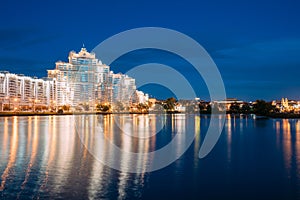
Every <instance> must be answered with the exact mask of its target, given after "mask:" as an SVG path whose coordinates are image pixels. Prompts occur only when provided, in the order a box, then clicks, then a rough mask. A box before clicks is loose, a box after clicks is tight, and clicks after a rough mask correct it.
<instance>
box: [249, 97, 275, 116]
mask: <svg viewBox="0 0 300 200" xmlns="http://www.w3.org/2000/svg"><path fill="white" fill-rule="evenodd" d="M274 108H275V107H274V106H272V104H271V103H268V102H265V101H264V100H256V102H255V103H254V104H253V112H254V113H255V114H257V115H263V116H265V115H268V114H269V113H270V112H272V111H273V110H274Z"/></svg>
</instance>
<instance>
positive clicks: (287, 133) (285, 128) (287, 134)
mask: <svg viewBox="0 0 300 200" xmlns="http://www.w3.org/2000/svg"><path fill="white" fill-rule="evenodd" d="M282 134H283V150H284V160H285V166H286V168H287V170H288V171H289V173H290V169H291V161H292V141H291V140H292V137H291V125H290V122H289V120H288V119H283V120H282Z"/></svg>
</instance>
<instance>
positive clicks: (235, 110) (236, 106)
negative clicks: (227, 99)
mask: <svg viewBox="0 0 300 200" xmlns="http://www.w3.org/2000/svg"><path fill="white" fill-rule="evenodd" d="M229 111H230V113H239V112H240V105H239V104H238V103H237V102H234V103H233V104H231V105H230V108H229Z"/></svg>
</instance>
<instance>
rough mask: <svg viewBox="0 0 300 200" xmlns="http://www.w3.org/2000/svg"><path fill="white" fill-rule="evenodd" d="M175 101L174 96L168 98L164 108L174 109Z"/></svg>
mask: <svg viewBox="0 0 300 200" xmlns="http://www.w3.org/2000/svg"><path fill="white" fill-rule="evenodd" d="M176 101H177V100H176V99H175V98H174V97H171V98H168V99H167V100H166V101H165V104H164V108H165V110H174V108H175V103H176Z"/></svg>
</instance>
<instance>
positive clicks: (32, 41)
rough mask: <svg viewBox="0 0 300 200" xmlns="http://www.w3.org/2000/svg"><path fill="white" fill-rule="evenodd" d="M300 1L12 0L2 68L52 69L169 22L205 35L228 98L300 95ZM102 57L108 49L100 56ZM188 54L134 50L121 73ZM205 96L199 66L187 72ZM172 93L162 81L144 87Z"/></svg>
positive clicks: (0, 37) (6, 7) (0, 33)
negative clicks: (72, 55)
mask: <svg viewBox="0 0 300 200" xmlns="http://www.w3.org/2000/svg"><path fill="white" fill-rule="evenodd" d="M299 10H300V2H299V1H296V0H295V1H261V0H260V1H257V0H253V1H250V2H246V1H214V0H212V1H189V0H185V1H162V0H160V1H157V0H152V1H141V0H140V1H130V0H128V1H116V0H110V1H99V0H98V1H48V2H47V1H30V0H27V1H15V0H12V1H4V2H2V3H1V6H0V17H1V27H0V70H8V71H10V72H14V73H22V74H25V75H29V76H38V77H43V76H46V70H47V69H52V68H54V66H55V65H54V63H55V62H56V61H57V60H63V61H67V57H68V53H69V51H70V50H75V51H79V50H80V48H81V47H82V43H84V44H85V46H86V48H87V49H88V50H91V49H93V48H94V47H95V46H96V45H98V44H99V43H100V42H102V41H103V40H105V39H107V38H108V37H110V36H112V35H114V34H117V33H119V32H121V31H125V30H128V29H132V28H137V27H147V26H154V27H165V28H170V29H174V30H177V31H180V32H182V33H184V34H186V35H188V36H190V37H192V38H193V39H195V40H197V41H198V42H199V43H200V44H201V45H202V46H203V47H204V48H205V49H206V50H207V52H208V53H209V54H210V55H211V57H212V58H213V60H214V61H215V63H216V64H217V66H218V68H219V70H220V72H221V75H222V77H223V80H224V83H225V87H226V92H227V96H228V97H237V98H239V99H243V100H256V99H261V98H262V99H266V100H272V99H281V97H288V98H291V99H300V78H299V75H300V12H299ZM97 56H98V58H99V59H101V55H97ZM149 61H151V62H158V63H164V64H168V65H170V66H172V65H174V68H179V67H180V66H182V65H185V63H184V61H181V60H180V59H178V58H176V56H174V55H171V54H168V53H166V52H160V51H155V50H151V49H148V50H144V51H137V52H132V53H129V54H128V55H124V56H122V57H120V58H119V59H118V60H116V61H115V62H114V63H113V64H112V65H111V67H112V70H113V71H114V72H126V70H128V69H130V67H132V66H135V65H137V64H143V63H147V62H149ZM182 73H183V74H184V75H185V76H186V77H187V78H188V79H189V80H190V81H191V82H192V84H198V82H199V89H197V95H199V96H200V97H201V98H204V99H208V97H207V91H206V89H205V87H204V84H203V83H201V80H199V79H198V78H197V77H195V76H194V75H193V74H194V73H193V71H189V70H187V71H185V72H182ZM143 89H144V90H145V91H146V92H149V93H151V94H152V95H153V96H155V97H157V98H166V97H167V96H168V95H170V94H169V93H168V92H162V91H163V90H164V89H163V88H161V87H157V86H153V87H150V86H149V87H144V88H143Z"/></svg>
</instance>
